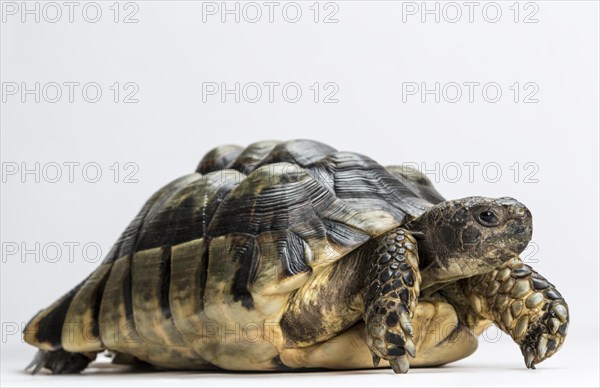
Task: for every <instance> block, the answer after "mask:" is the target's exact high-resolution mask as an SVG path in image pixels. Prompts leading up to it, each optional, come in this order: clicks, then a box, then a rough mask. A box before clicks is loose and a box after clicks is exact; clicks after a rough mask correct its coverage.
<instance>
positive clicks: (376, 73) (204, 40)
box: [0, 1, 599, 386]
mask: <svg viewBox="0 0 600 388" xmlns="http://www.w3.org/2000/svg"><path fill="white" fill-rule="evenodd" d="M18 3H20V2H18ZM418 3H420V2H418ZM100 4H101V5H102V9H103V18H102V19H101V21H100V22H98V23H87V22H85V21H83V20H82V18H81V13H77V14H75V20H74V22H73V23H69V22H68V21H66V20H65V19H63V20H61V21H59V22H58V23H48V22H46V21H44V20H41V21H40V23H35V22H32V21H31V16H30V17H29V18H30V19H28V20H29V21H26V22H25V23H21V22H20V19H19V16H18V15H17V16H16V17H15V16H6V15H5V16H6V17H7V19H6V22H5V23H2V27H1V35H2V36H1V39H0V43H1V50H2V55H1V59H0V65H1V77H2V82H3V83H6V82H15V83H17V84H20V83H21V82H26V83H27V84H28V86H29V87H31V86H32V85H33V83H34V82H40V83H41V84H42V85H46V84H48V83H50V82H56V83H59V84H62V83H64V82H79V83H80V84H85V83H88V82H97V83H98V84H100V85H101V87H102V90H103V96H102V98H101V100H100V101H99V102H98V103H95V104H91V103H87V102H85V101H84V100H83V99H82V98H81V95H80V94H76V97H75V101H74V102H73V103H69V102H68V100H67V97H66V92H67V90H66V89H65V90H64V91H63V93H65V96H63V99H62V100H61V101H59V102H57V103H49V102H46V101H44V100H43V99H42V101H40V103H35V102H33V101H32V100H31V99H32V97H31V96H29V97H28V99H29V100H28V101H27V102H25V103H22V102H21V101H20V98H19V96H17V97H16V98H15V97H14V96H12V97H7V99H6V103H3V104H2V112H1V113H2V114H1V115H0V120H1V121H0V124H1V129H2V136H1V146H0V147H1V151H2V162H3V166H4V167H5V166H8V164H6V163H10V164H11V165H12V163H16V164H17V165H18V166H22V163H25V166H27V167H32V166H33V165H34V163H35V162H40V165H41V166H51V163H58V164H59V165H62V166H64V163H65V162H67V163H68V162H78V163H80V167H78V169H77V170H75V172H76V174H75V177H74V182H72V183H71V182H69V181H68V179H67V175H68V170H67V168H66V167H63V168H62V174H63V178H62V179H61V180H60V181H59V182H58V183H50V182H49V181H48V179H43V177H42V179H41V180H40V182H39V183H37V182H35V181H34V179H33V178H32V176H31V175H27V176H25V177H24V178H23V179H21V177H20V176H18V175H17V176H10V177H8V178H7V179H6V180H5V181H3V182H2V189H1V194H2V204H1V214H2V219H1V239H2V243H3V252H2V264H1V269H2V271H1V275H0V276H1V277H0V280H1V291H2V294H1V306H0V313H1V320H2V349H1V356H2V361H1V364H2V385H3V386H4V385H49V384H55V385H62V384H65V385H66V384H72V385H84V384H85V385H87V384H89V385H111V386H125V385H127V386H136V385H140V386H141V385H146V384H150V385H161V386H162V385H167V384H168V385H185V384H190V385H202V386H207V385H220V384H224V385H237V384H242V383H243V384H244V385H249V384H255V385H261V384H285V385H295V384H296V385H308V384H311V385H312V384H315V383H316V382H317V381H318V382H319V383H320V384H327V385H344V384H357V385H371V386H389V385H390V384H394V385H404V384H401V383H400V381H402V379H403V380H404V381H406V382H408V384H407V385H425V386H431V385H510V384H513V383H514V384H516V385H564V384H566V383H569V384H573V385H576V386H577V385H590V384H596V385H597V384H598V369H597V365H598V338H597V333H598V306H599V301H598V283H599V281H598V280H599V279H598V262H599V259H598V256H599V255H598V235H599V230H598V133H599V131H598V128H599V122H598V106H599V99H598V47H599V42H598V3H597V2H593V1H585V2H583V1H582V2H566V1H565V2H561V1H547V2H545V1H541V2H535V4H537V6H538V8H539V11H538V12H537V14H536V17H537V19H539V23H533V24H525V23H514V22H513V21H512V16H513V14H512V13H511V12H512V11H511V10H510V9H509V8H508V7H510V6H511V5H512V4H513V2H512V1H510V2H499V4H501V6H502V9H503V17H502V19H501V20H500V22H498V23H487V22H485V21H484V20H482V18H481V14H480V13H479V14H477V15H479V16H477V17H476V19H475V22H474V23H469V22H468V21H465V20H463V21H461V22H459V23H454V24H453V23H447V22H445V21H442V22H440V23H435V22H432V21H431V19H430V20H429V21H428V22H426V23H421V22H419V21H418V18H412V17H411V18H409V19H408V22H407V23H402V13H401V11H402V3H400V2H397V3H395V2H389V1H381V2H362V1H340V2H337V3H336V4H337V5H338V6H339V12H338V14H337V18H338V19H339V23H335V24H323V23H317V24H315V23H313V22H311V19H310V17H311V16H312V14H311V13H310V12H311V11H310V10H309V9H308V7H309V6H310V5H311V4H312V2H310V3H301V4H302V7H303V10H304V15H306V16H305V17H303V19H302V20H301V21H300V22H298V23H295V24H292V23H286V22H283V21H282V20H281V18H277V19H276V20H275V22H274V23H268V22H259V23H256V24H251V23H245V22H241V23H231V22H228V23H225V24H223V23H220V22H219V21H218V20H215V19H209V22H208V23H202V12H201V11H202V6H201V4H199V3H192V2H170V3H167V2H161V1H148V2H137V3H136V4H137V5H138V6H139V12H138V13H137V15H136V17H137V18H138V19H139V23H136V24H123V23H113V22H112V21H111V17H112V16H113V14H112V13H111V10H110V9H109V7H110V6H111V4H112V2H100ZM42 5H43V3H42ZM520 5H521V6H522V7H524V6H525V3H520ZM82 6H83V5H82ZM482 6H483V3H482ZM63 11H64V12H65V15H66V12H67V10H66V9H63ZM122 11H123V12H125V11H130V9H129V10H122ZM463 11H465V12H466V10H464V9H463ZM521 11H522V12H521V14H520V17H521V18H522V17H524V15H525V14H524V12H526V11H527V12H526V13H527V14H529V12H530V11H531V9H528V10H525V9H521ZM123 12H122V13H121V15H120V16H121V17H123V15H124V14H123ZM65 17H66V16H65ZM469 81H476V82H480V83H481V84H485V83H488V82H496V83H498V84H499V85H501V87H502V90H503V97H502V99H501V100H500V101H499V102H498V103H495V104H492V103H488V102H486V101H485V100H483V98H482V97H481V95H480V94H478V95H477V97H476V99H475V101H474V102H473V103H469V102H468V101H466V100H465V99H463V100H461V101H460V102H458V103H454V104H453V103H449V102H446V101H441V102H440V103H435V102H433V101H431V100H430V101H429V102H427V103H421V102H420V101H419V99H418V98H410V99H408V100H407V102H405V103H403V102H402V94H401V90H402V84H403V83H405V82H417V83H421V82H426V83H428V84H429V85H433V83H435V82H441V83H442V84H447V83H450V82H456V83H458V84H463V83H464V82H469ZM115 82H119V83H120V84H121V85H123V84H124V83H126V82H135V83H136V84H137V85H138V86H139V92H138V93H137V95H136V97H137V98H138V99H139V102H138V103H135V104H124V103H122V102H120V103H114V102H112V97H113V95H112V92H111V90H109V89H108V87H109V86H110V85H112V84H114V83H115ZM203 82H217V83H220V82H227V83H229V84H231V83H234V82H241V83H242V84H245V83H249V82H257V83H260V84H262V83H264V82H280V83H282V84H284V83H287V82H297V83H299V84H300V85H301V86H302V89H303V93H304V94H303V98H302V99H301V101H300V102H298V103H296V104H291V103H287V102H285V101H283V100H282V98H277V99H276V101H275V102H274V103H268V102H266V101H261V102H259V103H256V104H252V103H248V102H244V101H242V102H240V103H234V102H231V101H230V102H229V103H220V102H219V101H218V100H216V99H209V100H208V102H206V103H203V102H202V95H201V92H200V91H201V89H202V83H203ZM315 82H319V83H321V84H324V83H325V82H335V83H336V84H337V85H338V86H339V92H338V93H337V95H336V97H337V98H338V99H339V103H335V104H323V103H313V102H312V101H311V98H312V95H311V93H312V92H311V91H310V90H309V89H308V87H309V86H310V85H312V84H314V83H315ZM515 82H519V83H520V84H521V85H524V84H525V83H527V82H534V83H536V84H537V85H538V86H539V92H538V93H537V94H536V97H537V98H538V99H539V102H538V103H534V104H524V103H522V102H519V103H514V102H512V98H513V95H512V92H511V90H510V89H508V88H509V86H510V85H513V84H514V83H515ZM78 90H80V89H78ZM465 93H466V91H465ZM321 97H322V96H321ZM122 98H123V93H121V95H120V99H121V100H122ZM430 98H431V97H430ZM522 98H523V93H521V95H520V99H522ZM299 137H303V138H313V139H317V140H320V141H323V142H326V143H329V144H331V145H332V146H334V147H336V148H338V149H344V150H352V151H357V152H361V153H364V154H367V155H369V156H371V157H373V158H374V159H376V160H378V161H380V162H381V163H382V164H400V163H403V162H412V163H417V164H422V163H424V164H425V167H428V168H432V167H433V166H434V165H435V163H436V162H439V163H440V166H446V168H448V170H446V175H445V179H444V177H442V179H436V177H435V176H433V175H431V174H430V178H432V179H433V180H438V182H437V183H436V186H437V188H438V189H439V191H440V192H441V193H442V194H444V195H445V196H446V197H448V198H457V197H465V196H469V195H485V196H494V197H499V196H505V195H509V196H513V197H515V198H517V199H519V200H520V201H522V202H523V203H525V204H526V205H527V206H528V207H529V208H530V209H531V211H532V213H533V215H534V237H533V242H534V243H535V245H533V246H532V247H533V248H532V251H531V252H532V256H531V257H530V258H529V262H530V263H531V264H532V265H533V266H534V267H535V268H536V269H538V270H539V271H540V272H541V273H542V274H544V275H545V276H546V277H547V278H548V279H550V281H552V282H553V283H554V284H555V285H556V286H557V287H558V289H559V290H560V291H561V292H562V293H563V295H564V296H565V298H566V299H567V301H568V303H569V305H570V310H571V316H572V324H571V326H570V337H569V338H568V339H567V342H566V345H565V348H564V350H562V351H561V352H559V353H558V354H557V355H556V356H555V357H554V358H552V359H551V360H549V361H548V362H546V363H544V364H542V365H541V366H540V370H538V371H526V370H524V369H523V364H522V360H521V355H520V353H519V352H518V350H517V349H516V347H514V346H513V347H510V346H508V345H507V346H506V347H502V346H501V345H499V344H495V345H497V346H489V348H487V347H486V348H482V349H481V350H480V351H478V353H476V354H475V355H474V356H473V357H471V358H469V359H467V360H464V361H461V362H459V363H456V364H454V365H452V366H450V367H447V368H442V369H436V370H415V371H411V373H410V374H409V375H408V376H393V375H392V374H391V372H389V371H387V372H384V371H380V372H363V371H359V372H346V373H340V374H338V373H334V374H302V375H294V376H282V375H264V374H249V375H246V374H244V375H233V376H232V375H225V376H223V375H213V374H210V375H196V374H193V373H185V374H172V373H160V374H134V375H116V376H115V375H109V376H106V377H105V376H104V375H102V377H100V376H94V377H93V378H83V377H82V378H79V377H67V378H62V377H60V378H56V377H52V378H49V377H33V378H32V377H29V376H27V375H24V374H20V373H16V372H15V371H16V370H18V369H20V368H21V367H22V366H24V364H26V363H27V362H28V361H29V359H30V357H31V355H32V354H33V349H31V348H30V347H28V346H26V345H24V344H22V343H21V341H20V336H19V335H18V334H17V333H16V328H17V327H19V326H22V325H23V324H24V323H25V322H27V321H28V320H29V318H30V317H31V316H32V315H33V314H34V313H35V312H36V311H37V310H39V309H40V308H42V307H44V306H47V305H49V304H50V303H52V302H53V301H54V300H56V298H57V297H59V296H60V295H62V294H63V293H64V292H65V291H67V290H68V289H69V288H70V287H72V286H73V285H75V284H76V283H78V282H79V280H80V279H82V278H83V277H84V276H86V275H87V274H88V273H89V272H91V271H92V270H93V269H94V268H95V267H96V266H97V265H98V260H99V259H100V256H98V259H94V257H95V256H96V255H95V254H94V251H93V249H91V250H90V251H88V256H87V260H86V256H84V253H83V252H82V246H83V245H84V244H86V243H92V244H93V245H97V246H100V247H101V249H102V251H103V253H106V252H107V251H108V248H109V246H110V244H112V243H113V242H114V241H115V239H116V238H117V237H118V235H119V234H120V232H121V231H122V230H123V228H124V227H125V226H126V225H127V223H128V222H129V221H130V220H131V219H132V218H133V216H134V215H135V214H136V212H137V211H138V210H139V208H140V207H141V205H142V203H143V202H144V201H145V200H146V198H148V197H149V196H150V195H151V194H152V193H153V192H154V191H155V190H156V189H157V188H159V187H160V186H162V185H164V184H165V183H167V182H169V181H171V180H172V179H174V178H176V177H178V176H180V175H183V174H186V173H188V172H191V171H193V169H194V168H195V166H196V164H197V163H198V161H199V159H200V158H201V156H202V155H203V154H204V153H205V152H206V151H208V150H209V149H210V148H212V147H214V146H216V145H219V144H223V143H238V144H242V145H246V144H248V143H250V142H253V141H256V140H261V139H270V138H277V139H290V138H299ZM89 162H93V163H97V164H98V165H99V166H100V168H101V171H102V174H103V175H102V178H101V179H100V181H99V182H97V183H89V182H87V181H86V180H85V179H83V177H82V175H81V166H82V165H84V164H85V163H89ZM115 162H118V163H119V164H120V168H119V169H120V173H121V174H120V175H119V179H117V180H118V182H117V183H115V182H113V179H114V175H113V172H114V171H113V170H111V169H110V166H113V165H114V163H115ZM127 162H132V163H134V164H135V166H137V168H138V171H137V173H136V174H135V175H134V178H135V179H137V180H138V183H123V180H124V174H127V173H128V172H131V171H133V170H131V169H126V168H124V164H125V163H127ZM469 162H478V163H480V167H478V168H477V170H476V171H475V172H476V173H475V175H474V178H473V179H472V181H470V179H469V178H468V169H467V167H466V166H465V163H469ZM491 162H495V163H498V165H499V166H500V168H501V171H502V177H501V179H499V181H498V182H496V183H492V182H491V181H490V179H489V178H490V177H489V176H488V177H487V179H485V177H484V176H483V175H482V170H481V166H483V165H484V164H485V163H491ZM516 162H518V163H519V164H520V166H521V174H520V175H519V178H518V179H517V180H516V182H515V179H514V176H513V171H512V170H510V166H513V165H514V163H516ZM528 162H531V163H534V165H533V166H534V167H536V166H537V169H538V171H537V172H536V174H535V175H534V178H535V179H537V180H538V182H537V183H526V182H525V174H526V173H528V172H531V171H532V170H531V169H529V170H525V169H523V166H524V165H525V163H528ZM456 164H458V165H460V166H462V170H461V172H462V178H461V179H459V180H458V182H453V179H452V178H453V177H454V174H453V171H452V170H451V168H452V166H455V165H456ZM52 172H53V171H49V170H48V173H52ZM91 172H93V171H91ZM92 175H93V174H92ZM50 177H51V176H50ZM88 178H89V176H88ZM23 180H24V181H25V182H22V181H23ZM36 243H39V244H40V250H39V251H37V252H35V253H29V254H26V255H25V254H23V250H22V248H23V247H25V248H29V249H31V248H33V247H35V244H36ZM70 243H75V244H79V245H78V246H77V247H75V250H74V254H73V257H70V255H69V251H68V248H67V245H68V244H70ZM14 244H16V246H18V247H19V249H20V251H19V253H18V254H16V255H9V254H7V252H6V249H7V248H6V247H7V246H9V245H10V246H15V245H14ZM23 244H25V245H23ZM57 245H58V246H60V247H61V255H59V257H58V260H56V261H55V260H52V257H54V255H55V251H53V250H52V249H54V248H55V247H56V246H57ZM43 247H46V248H47V250H46V251H44V250H43ZM535 247H537V248H538V250H537V252H535V253H534V251H533V250H534V248H535ZM71 259H73V260H71Z"/></svg>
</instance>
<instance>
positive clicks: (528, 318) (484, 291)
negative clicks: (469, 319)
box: [464, 257, 569, 369]
mask: <svg viewBox="0 0 600 388" xmlns="http://www.w3.org/2000/svg"><path fill="white" fill-rule="evenodd" d="M465 283H466V285H465V288H464V292H465V294H466V295H467V296H468V297H469V299H470V304H471V307H472V309H473V311H474V312H475V313H476V314H477V315H478V316H479V317H481V318H483V319H489V320H491V321H492V322H494V323H495V324H496V325H497V326H498V327H499V328H500V329H501V330H502V331H504V332H506V333H508V334H509V335H510V336H511V337H512V339H513V340H514V341H515V342H516V343H517V344H518V345H519V346H520V348H521V352H522V353H523V356H524V358H525V365H526V366H527V367H528V368H531V369H535V364H539V363H540V362H542V361H544V360H545V359H547V358H549V357H551V356H552V355H553V354H554V353H556V352H557V351H558V349H560V347H561V346H562V344H563V342H564V340H565V336H566V334H567V327H568V325H569V310H568V307H567V303H566V302H565V300H564V299H563V297H562V295H561V294H560V293H559V292H558V291H557V290H556V289H555V288H554V286H553V285H552V284H551V283H550V282H548V281H547V280H546V279H545V278H544V277H543V276H541V275H540V274H538V273H537V272H535V271H534V270H533V269H532V268H531V267H529V266H528V265H527V264H525V263H523V262H522V261H521V260H520V259H519V258H517V257H515V258H514V259H512V260H510V261H508V262H507V263H505V264H504V265H502V266H501V267H499V268H498V269H497V270H495V271H492V272H490V273H488V274H484V275H479V276H474V277H472V278H470V279H466V282H465Z"/></svg>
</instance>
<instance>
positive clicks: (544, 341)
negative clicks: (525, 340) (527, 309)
mask: <svg viewBox="0 0 600 388" xmlns="http://www.w3.org/2000/svg"><path fill="white" fill-rule="evenodd" d="M536 350H537V358H538V360H543V359H544V357H545V356H546V351H547V350H548V337H546V336H545V335H542V336H541V337H540V339H539V340H538V343H537V349H536Z"/></svg>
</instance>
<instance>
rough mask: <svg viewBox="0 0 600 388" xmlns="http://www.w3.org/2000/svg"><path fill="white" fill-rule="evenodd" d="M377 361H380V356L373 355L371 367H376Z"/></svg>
mask: <svg viewBox="0 0 600 388" xmlns="http://www.w3.org/2000/svg"><path fill="white" fill-rule="evenodd" d="M379 361H381V358H380V357H379V356H376V355H373V367H375V368H377V367H378V366H379Z"/></svg>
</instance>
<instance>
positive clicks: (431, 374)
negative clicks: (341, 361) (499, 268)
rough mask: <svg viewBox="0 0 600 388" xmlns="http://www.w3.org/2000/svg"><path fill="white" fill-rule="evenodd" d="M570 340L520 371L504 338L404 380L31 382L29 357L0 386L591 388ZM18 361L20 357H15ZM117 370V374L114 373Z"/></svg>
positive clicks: (220, 377)
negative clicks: (532, 366)
mask: <svg viewBox="0 0 600 388" xmlns="http://www.w3.org/2000/svg"><path fill="white" fill-rule="evenodd" d="M580 340H581V339H579V340H577V339H572V340H571V341H569V342H567V344H566V345H565V347H564V348H563V349H562V351H561V354H560V355H557V356H556V357H553V358H551V359H549V360H547V361H546V362H544V363H543V364H540V365H539V366H538V369H536V370H529V369H526V368H525V365H524V363H523V361H522V360H521V354H520V351H519V349H518V347H517V346H516V345H514V344H513V343H511V341H510V339H509V338H508V337H506V336H504V337H502V338H501V339H500V340H499V341H498V342H496V343H486V342H485V341H480V346H479V349H478V351H477V353H475V354H474V355H473V356H471V357H469V358H467V359H464V360H461V361H458V362H456V363H453V364H450V365H447V366H444V367H441V368H413V369H411V370H410V371H409V373H408V374H405V375H396V374H394V373H393V372H392V370H391V369H380V370H353V371H343V372H339V371H332V372H303V373H212V372H143V371H142V372H140V371H136V372H134V373H132V372H131V370H127V369H126V368H122V367H117V368H116V369H117V370H116V371H115V369H114V368H115V367H114V366H112V365H110V364H108V363H107V362H106V360H104V361H103V363H102V364H100V365H98V366H96V367H94V368H90V369H88V370H86V371H85V372H84V373H83V374H82V375H81V376H53V375H44V374H38V375H35V376H31V375H28V374H25V372H23V371H22V368H23V366H24V365H26V364H27V363H28V362H29V361H30V358H29V357H30V356H32V355H33V352H31V351H30V350H28V351H29V354H27V357H24V356H23V355H24V352H23V350H22V349H20V350H18V351H16V353H17V354H19V357H18V358H11V359H10V360H9V361H8V362H6V361H4V362H3V365H2V386H3V387H4V386H21V387H28V386H46V387H81V386H86V387H88V386H89V387H164V386H177V387H199V386H201V387H216V386H242V387H264V386H268V387H277V386H279V387H281V386H284V387H288V386H289V387H307V386H328V387H355V386H363V387H364V386H369V387H433V386H449V387H510V386H514V387H567V386H570V387H597V386H598V383H599V377H598V351H597V343H598V337H597V336H593V338H589V339H588V341H589V342H595V343H596V346H591V344H590V343H588V341H580ZM21 356H23V357H21ZM119 368H120V369H119Z"/></svg>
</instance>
